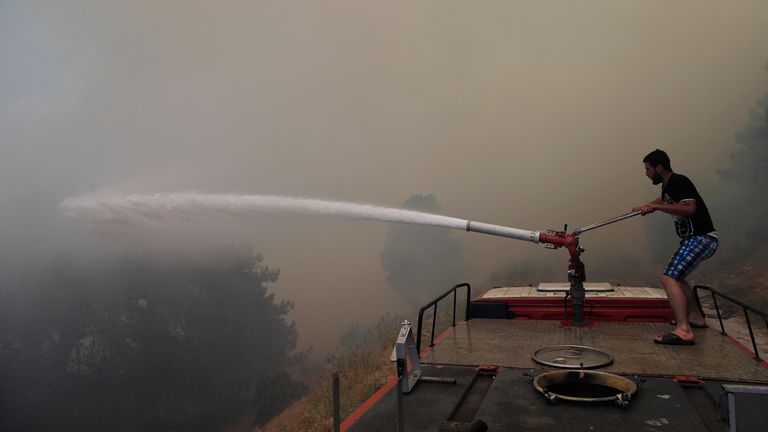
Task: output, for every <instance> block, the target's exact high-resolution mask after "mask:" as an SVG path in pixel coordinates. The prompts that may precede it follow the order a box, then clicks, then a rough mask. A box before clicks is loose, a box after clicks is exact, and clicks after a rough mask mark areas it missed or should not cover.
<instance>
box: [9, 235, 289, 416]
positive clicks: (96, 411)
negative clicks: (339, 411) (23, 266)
mask: <svg viewBox="0 0 768 432" xmlns="http://www.w3.org/2000/svg"><path fill="white" fill-rule="evenodd" d="M38 270H39V272H40V274H41V275H43V276H42V277H40V278H39V279H36V278H34V277H32V276H30V277H29V278H27V282H28V283H27V285H26V286H24V287H23V288H24V289H22V290H19V289H15V290H6V289H4V288H7V286H2V288H3V289H2V290H0V293H2V294H5V295H4V296H3V299H5V300H10V305H11V306H10V307H6V305H8V303H4V304H3V310H2V312H8V313H9V315H8V316H6V317H5V318H3V319H4V322H3V324H7V325H4V326H3V327H2V328H0V343H1V344H2V345H0V366H2V370H3V373H2V375H0V379H1V380H2V381H0V386H2V388H3V389H4V391H6V396H5V397H4V399H2V400H0V403H1V405H0V429H2V430H51V429H63V430H86V431H87V430H114V431H121V430H125V431H133V430H143V431H154V430H157V431H160V430H189V431H196V430H201V431H202V430H206V431H207V430H215V429H219V428H221V427H222V426H223V425H226V424H227V423H229V422H231V421H232V419H233V418H235V417H237V416H239V415H240V414H242V413H243V412H244V411H246V410H251V411H252V412H253V413H254V414H255V421H257V422H264V421H266V420H267V419H268V418H269V417H271V416H272V415H274V414H275V413H277V412H279V411H280V410H281V409H282V408H283V407H284V406H286V405H287V404H288V403H289V402H291V401H292V400H293V399H295V398H297V397H298V396H299V395H300V394H301V392H302V391H303V388H302V386H301V385H300V384H298V383H296V382H295V381H294V380H293V379H291V378H290V376H289V374H288V373H287V370H288V368H290V367H291V366H292V365H296V364H297V363H299V362H301V361H303V355H302V353H296V352H295V347H296V340H297V333H296V329H295V326H294V325H293V323H288V322H286V320H285V317H286V314H287V313H288V312H289V311H290V310H291V308H292V304H291V303H290V302H287V301H281V302H275V300H274V296H273V295H272V294H269V293H268V292H267V288H266V285H267V284H269V283H272V282H275V281H276V280H277V279H278V277H279V270H275V269H271V268H268V267H266V266H265V265H264V264H263V259H262V257H261V256H260V255H258V254H254V253H253V252H252V251H243V250H238V249H225V250H219V251H217V252H215V253H212V254H209V255H207V256H206V257H205V259H199V260H185V259H173V258H170V259H162V260H161V259H156V258H155V259H152V258H145V257H133V258H124V257H121V258H114V259H108V260H105V261H104V262H101V263H99V265H98V266H97V267H87V268H82V267H80V266H77V265H74V264H72V263H69V262H66V260H65V261H61V262H59V263H58V264H57V265H56V266H53V268H45V267H44V268H41V269H38ZM16 282H17V283H18V282H19V281H16ZM22 282H24V280H23V279H22ZM8 390H9V391H8Z"/></svg>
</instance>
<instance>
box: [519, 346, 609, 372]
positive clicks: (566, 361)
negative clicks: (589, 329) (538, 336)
mask: <svg viewBox="0 0 768 432" xmlns="http://www.w3.org/2000/svg"><path fill="white" fill-rule="evenodd" d="M533 360H534V361H536V362H538V363H541V364H543V365H547V366H554V367H558V368H564V369H582V368H583V369H590V368H596V367H601V366H605V365H609V364H611V362H613V356H612V355H610V354H608V353H607V352H605V351H603V350H600V349H597V348H592V347H588V346H581V345H551V346H548V347H544V348H540V349H539V350H537V351H536V352H535V353H533Z"/></svg>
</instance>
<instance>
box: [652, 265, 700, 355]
mask: <svg viewBox="0 0 768 432" xmlns="http://www.w3.org/2000/svg"><path fill="white" fill-rule="evenodd" d="M661 284H662V285H663V286H664V290H666V291H667V298H668V299H669V305H670V306H671V307H672V312H673V313H674V314H675V329H674V330H672V333H674V334H676V335H678V336H680V338H681V339H683V340H687V341H692V340H693V339H694V336H693V331H692V330H691V327H690V325H689V324H688V298H687V297H686V295H685V289H684V288H683V285H682V284H681V283H680V282H678V281H676V280H674V279H673V278H671V277H669V276H667V275H663V276H662V277H661ZM691 295H693V293H691ZM658 339H660V338H657V340H658Z"/></svg>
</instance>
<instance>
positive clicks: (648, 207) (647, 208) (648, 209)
mask: <svg viewBox="0 0 768 432" xmlns="http://www.w3.org/2000/svg"><path fill="white" fill-rule="evenodd" d="M632 211H633V212H636V211H639V212H640V214H642V215H643V216H645V215H647V214H649V213H653V212H655V211H656V207H655V206H654V205H653V204H645V205H641V206H638V207H632Z"/></svg>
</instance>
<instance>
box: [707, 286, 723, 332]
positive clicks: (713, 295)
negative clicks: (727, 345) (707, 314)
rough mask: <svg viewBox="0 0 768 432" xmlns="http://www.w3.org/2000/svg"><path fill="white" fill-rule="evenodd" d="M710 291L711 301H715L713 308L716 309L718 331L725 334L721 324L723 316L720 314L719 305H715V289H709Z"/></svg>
mask: <svg viewBox="0 0 768 432" xmlns="http://www.w3.org/2000/svg"><path fill="white" fill-rule="evenodd" d="M710 292H711V293H712V301H713V302H714V303H715V310H716V311H717V320H718V321H720V333H722V334H725V326H724V325H723V317H722V315H720V306H718V305H717V296H716V295H715V291H714V290H712V291H710Z"/></svg>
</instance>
